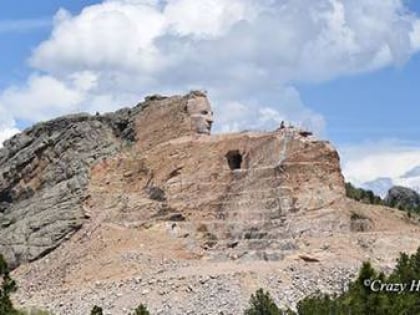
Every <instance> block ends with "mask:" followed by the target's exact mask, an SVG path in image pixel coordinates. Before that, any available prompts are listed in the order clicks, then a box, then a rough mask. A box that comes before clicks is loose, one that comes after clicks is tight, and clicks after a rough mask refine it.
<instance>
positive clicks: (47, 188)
mask: <svg viewBox="0 0 420 315" xmlns="http://www.w3.org/2000/svg"><path fill="white" fill-rule="evenodd" d="M139 110H140V106H139V107H137V108H134V109H133V110H129V109H123V110H120V111H118V112H116V113H113V114H107V115H104V116H100V115H96V116H91V115H88V114H78V115H71V116H65V117H61V118H58V119H55V120H52V121H49V122H45V123H39V124H37V125H35V126H33V127H32V128H29V129H27V130H25V131H24V132H23V133H21V134H18V135H16V136H14V137H13V138H12V139H10V140H8V141H6V142H5V144H4V148H2V149H0V253H2V254H3V255H4V256H5V257H6V259H7V261H8V262H9V263H10V264H11V266H12V267H16V266H17V265H19V264H20V263H23V262H27V261H32V260H34V259H37V258H39V257H40V256H42V255H45V254H46V253H48V252H49V251H51V250H53V249H54V248H56V247H57V246H58V245H59V244H60V243H61V242H62V241H63V240H65V239H66V238H67V237H68V236H70V235H71V234H72V233H74V232H75V231H76V230H77V229H79V228H80V226H81V225H82V223H83V222H84V220H85V213H84V211H83V208H82V202H83V199H84V197H85V188H86V186H87V184H88V182H89V168H90V165H92V164H93V163H94V162H95V161H97V160H99V159H101V158H103V157H106V156H109V155H111V154H115V153H116V152H118V151H119V150H120V148H121V146H122V145H123V143H124V142H127V141H128V142H129V141H133V140H134V132H133V127H132V123H133V116H134V114H135V113H136V112H137V111H139Z"/></svg>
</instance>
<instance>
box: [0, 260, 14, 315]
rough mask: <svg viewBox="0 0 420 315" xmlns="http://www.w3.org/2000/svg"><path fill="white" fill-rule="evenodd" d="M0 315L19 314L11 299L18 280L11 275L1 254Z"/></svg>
mask: <svg viewBox="0 0 420 315" xmlns="http://www.w3.org/2000/svg"><path fill="white" fill-rule="evenodd" d="M0 284H1V286H0V315H14V314H18V312H17V311H16V309H15V308H14V307H13V304H12V301H11V300H10V294H11V293H13V292H15V291H16V290H17V286H16V282H15V281H14V280H13V279H12V278H11V277H10V270H9V267H8V266H7V263H6V261H5V260H4V258H3V256H2V255H0Z"/></svg>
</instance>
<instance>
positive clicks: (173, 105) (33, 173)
mask: <svg viewBox="0 0 420 315" xmlns="http://www.w3.org/2000/svg"><path fill="white" fill-rule="evenodd" d="M212 123H213V112H212V110H211V106H210V103H209V100H208V99H207V97H206V95H205V94H204V93H202V92H199V91H194V92H191V93H189V94H187V95H184V96H172V97H164V96H160V95H153V96H150V97H147V98H146V100H145V102H143V103H141V104H139V105H137V106H136V107H134V108H132V109H123V110H120V111H118V112H116V113H111V114H106V115H99V114H98V115H95V116H90V115H77V116H70V117H63V118H59V119H57V120H53V121H51V122H47V123H42V124H38V125H36V126H34V127H32V128H30V129H28V130H26V131H25V132H23V133H22V134H20V135H18V136H16V137H14V138H13V139H11V140H10V141H9V142H7V143H6V145H5V148H4V149H2V150H0V198H1V201H2V202H1V214H0V252H1V253H3V254H5V255H6V257H7V259H8V260H9V261H10V262H12V263H13V265H14V266H18V265H19V264H22V263H24V262H27V261H31V263H30V264H22V265H20V266H19V267H18V268H17V269H15V271H14V276H15V277H16V279H17V281H18V283H19V285H20V287H21V289H20V291H19V292H18V294H17V296H16V297H15V299H16V302H17V304H19V305H22V306H25V305H36V306H39V307H43V308H45V307H47V308H49V309H51V310H53V311H54V313H58V314H85V313H88V311H89V310H90V309H91V308H92V306H93V304H97V305H102V306H104V307H105V309H106V314H126V313H127V310H128V309H131V308H133V307H134V306H135V305H136V304H138V302H139V301H138V298H139V297H140V296H141V298H142V301H143V302H144V303H146V304H148V305H149V307H150V309H151V310H152V311H153V313H156V314H171V315H173V314H219V312H220V311H223V312H224V313H226V314H239V313H241V312H242V311H243V309H244V306H245V305H246V303H247V301H248V299H249V296H250V294H251V293H253V292H255V290H256V289H258V288H260V287H263V288H266V289H268V290H270V291H271V293H272V295H273V296H274V297H275V299H276V301H277V302H278V303H279V304H287V305H289V306H292V307H293V305H294V304H295V303H296V302H297V301H298V299H300V298H301V297H303V296H304V295H306V294H309V293H311V292H313V291H315V290H316V289H317V288H322V289H325V290H333V291H335V290H337V287H338V286H340V285H342V283H343V278H348V277H349V276H350V275H352V274H354V272H355V270H357V268H358V266H359V265H360V263H361V262H362V261H363V260H366V259H371V260H372V261H374V262H375V263H377V264H379V265H380V266H381V267H383V268H386V267H388V266H390V264H392V263H393V262H394V258H395V257H396V256H397V255H398V253H399V252H400V251H401V250H405V251H407V252H412V251H413V250H415V249H416V247H417V242H416V240H418V237H419V235H420V233H419V231H418V229H417V227H416V225H414V221H413V222H407V220H409V219H408V218H407V216H404V215H403V214H402V213H401V212H400V211H398V210H392V209H384V208H382V207H379V206H378V207H377V206H369V205H365V204H362V203H357V202H355V201H352V200H349V199H347V198H346V197H345V184H344V179H343V176H342V174H341V170H340V161H339V156H338V154H337V151H336V150H335V149H334V147H333V146H332V145H331V144H330V143H329V142H328V141H323V140H320V139H317V138H316V137H314V136H313V135H312V134H311V133H310V132H307V131H305V130H300V129H297V128H293V127H286V126H285V125H284V124H282V125H281V126H280V128H279V129H277V130H275V131H273V132H240V133H232V134H225V135H223V134H218V135H211V127H212ZM413 220H414V219H413ZM53 249H54V250H53ZM47 253H48V255H46V254H47ZM34 260H36V261H34ZM333 278H334V279H337V283H338V284H337V283H335V282H334V281H333V280H334V279H333ZM282 281H284V282H282ZM279 292H284V294H283V295H279ZM104 303H106V304H104Z"/></svg>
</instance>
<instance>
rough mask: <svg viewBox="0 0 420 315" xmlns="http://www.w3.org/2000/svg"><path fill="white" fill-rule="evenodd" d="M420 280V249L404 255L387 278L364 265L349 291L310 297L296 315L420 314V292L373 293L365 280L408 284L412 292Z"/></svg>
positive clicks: (299, 306)
mask: <svg viewBox="0 0 420 315" xmlns="http://www.w3.org/2000/svg"><path fill="white" fill-rule="evenodd" d="M418 279H420V247H419V249H418V250H417V252H416V253H415V254H413V255H411V256H409V255H407V254H405V253H401V254H400V257H399V259H398V260H397V265H396V267H395V269H394V271H393V272H392V273H391V274H390V275H389V276H388V277H386V276H385V275H384V274H383V273H378V272H377V271H376V270H375V269H373V267H372V266H371V264H370V263H369V262H365V263H364V264H363V265H362V267H361V269H360V271H359V276H358V278H357V279H356V280H355V281H354V282H351V283H350V285H349V289H348V291H346V292H343V293H342V294H341V295H333V296H329V295H326V294H320V293H317V294H314V295H312V296H309V297H307V298H305V299H303V300H302V301H300V302H299V303H298V305H297V314H298V315H324V314H336V315H347V314H370V315H394V314H407V315H408V314H410V315H411V314H420V294H419V292H409V290H408V289H407V290H406V291H404V292H402V293H400V294H396V293H392V292H384V291H382V292H373V291H372V290H371V289H370V287H369V286H366V284H365V281H366V280H370V281H374V280H379V281H380V282H381V283H402V284H407V288H409V287H410V286H411V284H412V281H413V280H416V281H418ZM416 283H417V282H416Z"/></svg>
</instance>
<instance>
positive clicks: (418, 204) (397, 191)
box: [384, 186, 420, 211]
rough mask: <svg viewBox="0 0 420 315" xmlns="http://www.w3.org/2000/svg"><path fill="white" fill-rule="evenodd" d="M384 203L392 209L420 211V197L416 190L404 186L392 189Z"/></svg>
mask: <svg viewBox="0 0 420 315" xmlns="http://www.w3.org/2000/svg"><path fill="white" fill-rule="evenodd" d="M384 202H385V204H386V205H388V206H390V207H394V208H399V209H403V210H413V211H416V210H417V209H420V195H419V194H418V193H417V192H416V191H415V190H413V189H410V188H407V187H402V186H394V187H392V188H391V189H390V190H389V191H388V194H387V195H386V197H385V199H384Z"/></svg>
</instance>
